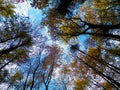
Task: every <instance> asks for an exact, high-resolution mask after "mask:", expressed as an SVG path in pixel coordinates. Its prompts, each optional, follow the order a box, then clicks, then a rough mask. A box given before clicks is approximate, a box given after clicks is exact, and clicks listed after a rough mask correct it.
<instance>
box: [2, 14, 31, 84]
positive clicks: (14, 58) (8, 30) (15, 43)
mask: <svg viewBox="0 0 120 90" xmlns="http://www.w3.org/2000/svg"><path fill="white" fill-rule="evenodd" d="M20 19H21V21H20ZM16 20H17V21H16ZM26 20H27V18H23V17H20V16H12V17H10V18H7V19H6V21H4V22H3V23H2V25H1V27H0V36H1V39H0V45H1V46H0V48H1V50H0V74H1V75H2V73H4V71H6V69H5V67H6V66H7V65H8V64H10V63H16V64H20V63H23V62H25V60H26V59H27V58H28V53H27V49H28V47H29V46H30V45H31V44H32V39H31V36H30V34H29V30H30V23H26ZM5 78H6V77H4V78H3V79H4V80H2V81H3V82H4V81H6V79H5ZM2 81H1V82H2Z"/></svg>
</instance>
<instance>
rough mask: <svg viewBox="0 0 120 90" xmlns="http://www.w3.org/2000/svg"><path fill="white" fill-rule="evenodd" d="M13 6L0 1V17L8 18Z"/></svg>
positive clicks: (6, 0) (6, 1) (4, 0)
mask: <svg viewBox="0 0 120 90" xmlns="http://www.w3.org/2000/svg"><path fill="white" fill-rule="evenodd" d="M14 8H15V7H14V5H12V4H11V3H10V1H8V0H0V15H2V16H4V17H8V16H11V15H13V13H14Z"/></svg>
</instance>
